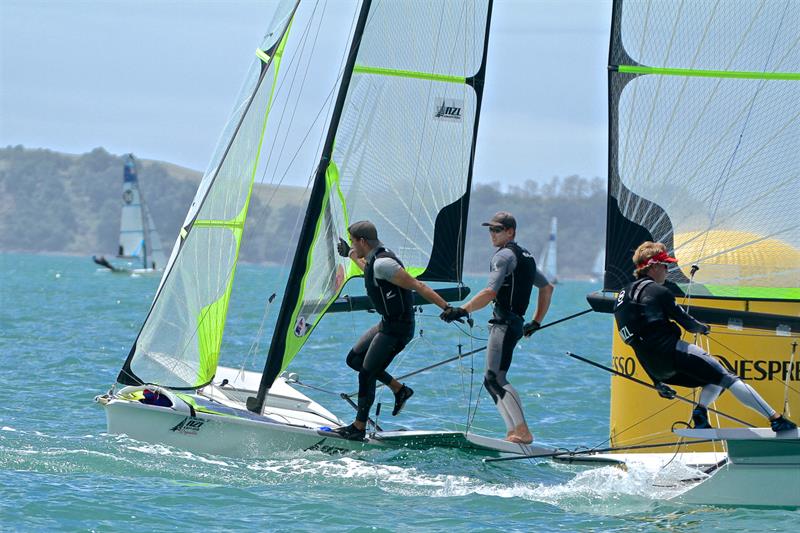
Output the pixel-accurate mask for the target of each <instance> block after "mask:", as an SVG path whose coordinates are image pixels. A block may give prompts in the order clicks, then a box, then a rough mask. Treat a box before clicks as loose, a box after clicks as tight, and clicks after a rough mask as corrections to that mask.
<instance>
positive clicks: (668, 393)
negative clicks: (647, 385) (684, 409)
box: [656, 381, 678, 400]
mask: <svg viewBox="0 0 800 533" xmlns="http://www.w3.org/2000/svg"><path fill="white" fill-rule="evenodd" d="M656 390H657V391H658V395H659V396H661V397H662V398H666V399H667V400H672V399H674V398H675V395H677V394H678V393H677V392H675V389H673V388H672V387H670V386H669V385H666V384H664V383H661V382H660V381H659V382H658V383H656Z"/></svg>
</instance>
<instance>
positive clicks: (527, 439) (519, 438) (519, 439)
mask: <svg viewBox="0 0 800 533" xmlns="http://www.w3.org/2000/svg"><path fill="white" fill-rule="evenodd" d="M506 440H507V441H508V442H513V443H515V444H530V443H532V442H533V435H531V434H530V433H528V434H527V435H509V436H508V437H506Z"/></svg>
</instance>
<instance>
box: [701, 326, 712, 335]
mask: <svg viewBox="0 0 800 533" xmlns="http://www.w3.org/2000/svg"><path fill="white" fill-rule="evenodd" d="M709 333H711V326H709V325H708V324H703V331H701V332H700V334H701V335H708V334H709Z"/></svg>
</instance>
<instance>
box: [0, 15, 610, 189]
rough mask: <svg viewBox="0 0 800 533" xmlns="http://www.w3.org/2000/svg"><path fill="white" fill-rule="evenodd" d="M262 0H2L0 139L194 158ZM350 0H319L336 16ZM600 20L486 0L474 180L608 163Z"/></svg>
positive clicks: (181, 160)
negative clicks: (490, 5) (488, 22)
mask: <svg viewBox="0 0 800 533" xmlns="http://www.w3.org/2000/svg"><path fill="white" fill-rule="evenodd" d="M304 2H307V0H304ZM268 4H269V2H255V1H243V0H239V1H220V0H204V1H197V0H195V1H174V0H164V1H160V0H159V1H150V0H136V1H133V0H108V1H75V0H59V1H56V0H50V1H37V0H22V1H17V0H0V39H1V41H0V53H2V63H0V69H1V70H0V77H1V78H0V81H1V82H2V83H1V84H0V90H1V91H2V93H0V145H2V146H6V145H17V144H22V145H24V146H26V147H43V148H50V149H53V150H58V151H64V152H70V153H83V152H86V151H89V150H91V149H92V148H94V147H97V146H103V147H104V148H105V149H107V150H108V151H109V152H111V153H115V154H122V153H127V152H133V153H134V154H136V155H137V156H138V157H140V158H145V159H157V160H164V161H170V162H173V163H177V164H179V165H182V166H186V167H189V168H193V169H197V170H204V169H205V167H206V165H207V163H208V161H209V159H210V157H211V154H212V152H213V149H214V146H215V145H216V143H217V140H218V137H219V135H220V132H221V131H222V127H223V126H224V124H225V121H226V119H227V117H228V114H229V112H230V110H231V106H232V105H233V102H234V98H235V96H236V95H237V93H238V91H239V88H240V85H241V83H242V80H243V78H244V75H245V73H246V72H247V68H248V66H249V65H250V62H251V59H252V57H253V51H254V50H255V48H256V46H258V44H259V43H260V40H261V37H262V35H263V33H264V32H265V30H266V27H267V24H268V22H269V13H271V10H270V8H269V5H268ZM353 5H354V2H353V1H350V0H327V2H326V1H325V0H320V8H323V7H324V8H325V9H326V10H327V13H329V15H330V16H334V17H335V16H339V17H341V18H343V19H346V20H349V19H350V17H351V15H350V14H351V13H352V12H353ZM306 8H307V4H306ZM610 20H611V3H610V1H604V0H549V1H544V0H542V1H537V0H528V1H525V0H517V1H512V0H495V7H494V12H493V19H492V27H491V35H490V38H489V59H488V67H487V80H486V89H485V92H484V103H483V108H482V114H481V119H480V131H479V138H478V151H477V157H476V163H475V165H476V167H475V179H476V181H479V182H488V181H501V182H504V183H520V182H523V181H524V180H526V179H537V180H549V179H550V178H551V177H552V176H567V175H570V174H580V175H582V176H585V177H593V176H600V177H605V176H606V173H607V171H606V157H607V155H606V150H607V148H606V146H607V141H606V136H607V119H606V116H607V110H606V105H607V104H606V102H607V97H606V80H607V73H606V63H607V55H608V35H609V25H610ZM334 27H335V25H334ZM346 27H349V26H348V25H344V27H343V28H342V29H345V28H346ZM332 30H333V28H329V30H327V31H326V36H325V38H327V39H330V44H328V45H327V46H330V47H335V46H336V45H337V43H338V42H340V41H341V39H339V40H338V41H337V40H336V36H335V35H333V33H334V32H333V31H332ZM294 181H295V182H297V180H294Z"/></svg>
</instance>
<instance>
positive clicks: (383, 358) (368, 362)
mask: <svg viewBox="0 0 800 533" xmlns="http://www.w3.org/2000/svg"><path fill="white" fill-rule="evenodd" d="M409 340H411V339H410V338H405V337H402V338H401V337H397V336H394V335H388V334H386V333H383V332H378V333H377V334H376V335H375V337H374V338H373V339H372V342H371V343H370V345H369V348H368V349H367V353H366V356H365V357H364V359H363V362H362V364H361V370H359V372H358V410H357V412H356V420H358V421H359V422H366V421H367V418H368V417H369V410H370V408H372V403H373V402H374V401H375V382H376V381H377V379H378V376H380V375H386V376H389V374H387V373H386V368H387V367H388V366H389V364H390V363H391V362H392V359H394V356H395V355H397V354H398V353H400V351H401V350H402V349H403V348H405V346H406V344H408V341H409ZM391 379H392V378H391V376H389V381H391ZM381 381H382V380H381Z"/></svg>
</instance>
